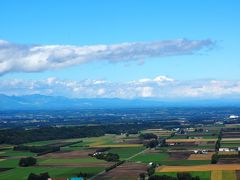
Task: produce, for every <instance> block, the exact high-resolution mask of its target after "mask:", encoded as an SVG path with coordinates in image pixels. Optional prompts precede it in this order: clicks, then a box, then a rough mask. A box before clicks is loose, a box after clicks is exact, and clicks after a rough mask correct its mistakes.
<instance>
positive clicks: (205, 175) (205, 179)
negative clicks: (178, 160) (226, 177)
mask: <svg viewBox="0 0 240 180" xmlns="http://www.w3.org/2000/svg"><path fill="white" fill-rule="evenodd" d="M188 173H190V174H191V175H192V176H198V177H199V178H200V180H210V179H211V171H198V172H188ZM155 174H156V175H167V176H172V177H177V172H157V173H155Z"/></svg>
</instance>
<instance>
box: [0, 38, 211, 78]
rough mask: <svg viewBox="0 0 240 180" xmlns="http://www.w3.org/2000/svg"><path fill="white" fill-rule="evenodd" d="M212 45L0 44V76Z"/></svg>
mask: <svg viewBox="0 0 240 180" xmlns="http://www.w3.org/2000/svg"><path fill="white" fill-rule="evenodd" d="M213 45H214V42H213V41H211V40H186V39H176V40H168V41H157V42H130V43H129V42H127V43H121V44H113V45H104V44H101V45H92V46H71V45H21V44H13V43H10V42H7V41H4V40H0V75H2V74H6V73H9V72H41V71H45V70H52V69H59V68H64V67H69V66H73V65H78V64H83V63H88V62H92V61H108V62H114V63H115V62H121V61H134V60H144V59H146V58H151V57H165V56H177V55H189V54H193V53H195V52H197V51H200V50H202V49H204V48H210V47H211V46H213Z"/></svg>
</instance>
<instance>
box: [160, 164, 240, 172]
mask: <svg viewBox="0 0 240 180" xmlns="http://www.w3.org/2000/svg"><path fill="white" fill-rule="evenodd" d="M216 170H217V171H224V170H226V171H233V170H234V171H235V170H240V164H221V165H219V164H209V165H196V166H161V167H159V168H157V169H156V172H188V171H216Z"/></svg>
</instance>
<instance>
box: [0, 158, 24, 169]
mask: <svg viewBox="0 0 240 180" xmlns="http://www.w3.org/2000/svg"><path fill="white" fill-rule="evenodd" d="M18 163H19V159H6V160H3V161H0V168H14V167H18Z"/></svg>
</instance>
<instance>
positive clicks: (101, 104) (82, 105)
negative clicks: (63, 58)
mask: <svg viewBox="0 0 240 180" xmlns="http://www.w3.org/2000/svg"><path fill="white" fill-rule="evenodd" d="M224 106H236V107H240V100H239V99H214V100H196V99H195V100H194V99H181V100H179V99H178V100H159V99H153V98H139V99H118V98H66V97H61V96H46V95H39V94H35V95H26V96H7V95H3V94H0V110H62V109H69V110H70V109H73V110H74V109H89V108H91V109H97V108H144V107H224Z"/></svg>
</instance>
